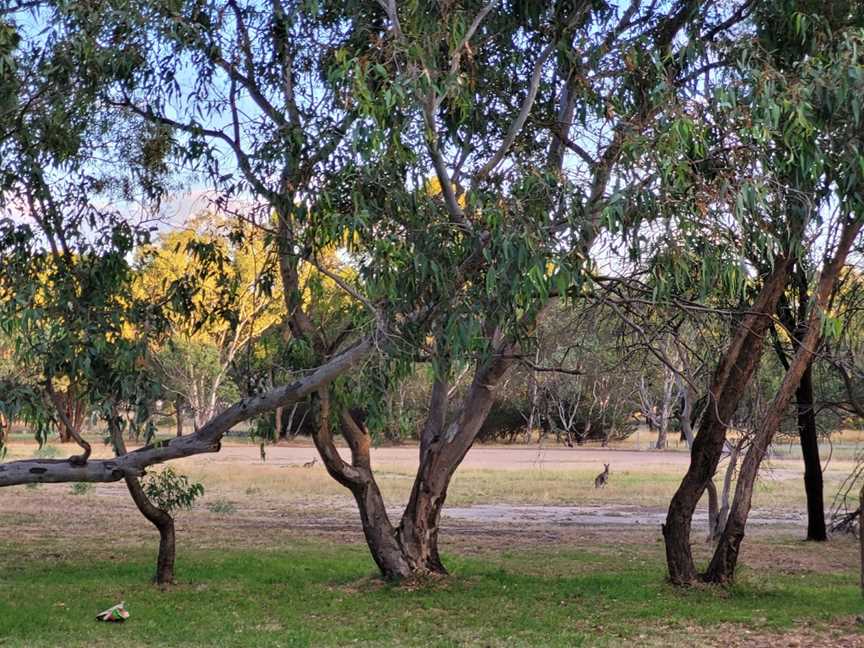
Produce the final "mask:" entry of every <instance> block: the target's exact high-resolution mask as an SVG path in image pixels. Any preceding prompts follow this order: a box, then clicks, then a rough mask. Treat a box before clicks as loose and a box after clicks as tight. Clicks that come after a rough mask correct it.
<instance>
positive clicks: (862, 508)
mask: <svg viewBox="0 0 864 648" xmlns="http://www.w3.org/2000/svg"><path fill="white" fill-rule="evenodd" d="M858 544H860V545H861V596H864V486H861V495H860V496H859V498H858Z"/></svg>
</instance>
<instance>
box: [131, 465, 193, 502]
mask: <svg viewBox="0 0 864 648" xmlns="http://www.w3.org/2000/svg"><path fill="white" fill-rule="evenodd" d="M142 486H143V487H144V493H145V494H146V495H147V497H149V498H150V500H151V501H152V502H153V503H154V504H155V505H156V506H158V507H159V508H160V509H162V510H163V511H167V512H168V513H173V512H174V511H178V510H181V509H186V510H188V509H190V508H192V505H193V504H194V503H195V500H196V499H198V498H199V497H201V496H202V495H203V494H204V486H203V485H201V484H199V483H198V482H190V481H189V478H188V477H187V476H186V475H180V474H178V473H176V472H174V469H173V468H170V467H167V468H163V469H162V470H160V471H159V472H152V473H148V474H147V476H146V477H144V479H143V480H142Z"/></svg>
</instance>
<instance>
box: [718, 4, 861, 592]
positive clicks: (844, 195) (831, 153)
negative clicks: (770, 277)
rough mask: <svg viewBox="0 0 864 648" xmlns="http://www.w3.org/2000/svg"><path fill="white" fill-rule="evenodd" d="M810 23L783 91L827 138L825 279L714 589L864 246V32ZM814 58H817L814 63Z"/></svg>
mask: <svg viewBox="0 0 864 648" xmlns="http://www.w3.org/2000/svg"><path fill="white" fill-rule="evenodd" d="M804 20H807V22H805V23H803V24H800V25H799V27H798V31H799V33H801V34H802V35H804V36H805V37H809V38H811V39H812V42H813V46H814V48H813V50H812V51H811V56H808V57H807V58H806V59H805V60H804V61H802V63H801V65H800V66H799V67H798V69H797V70H796V72H797V74H796V77H797V78H794V80H790V79H789V75H784V77H785V78H784V81H783V82H780V83H778V86H779V90H780V93H783V94H785V92H790V91H791V92H790V94H794V96H795V97H796V99H798V100H799V101H801V100H802V99H803V100H804V105H805V106H807V113H806V115H805V116H804V117H803V118H802V119H803V120H806V121H807V122H812V124H813V126H814V128H816V129H818V131H819V133H820V138H819V144H818V154H819V158H820V160H819V167H821V168H822V169H824V171H823V173H824V174H825V182H826V183H827V184H828V185H829V186H830V188H831V193H830V196H829V197H826V200H825V202H824V205H825V206H824V207H823V211H822V213H821V214H820V218H819V220H821V221H822V222H823V227H824V230H823V237H825V239H827V241H826V244H825V248H826V250H825V252H824V255H823V256H824V260H823V262H822V264H821V267H820V269H819V273H818V276H816V277H813V278H812V279H811V280H810V281H811V282H812V283H813V284H814V288H813V290H812V294H813V298H812V299H810V300H808V303H807V304H806V305H805V306H804V308H803V311H804V313H806V319H804V321H803V322H799V325H798V327H797V328H796V329H795V330H793V331H792V332H791V335H792V336H793V338H794V340H795V348H796V351H795V354H794V356H793V357H792V358H791V359H790V360H789V363H788V367H787V368H786V373H785V375H784V376H783V381H782V383H781V384H780V387H779V389H778V391H777V394H776V395H775V397H774V400H773V401H772V402H771V405H770V406H769V408H768V411H767V413H766V415H765V417H764V419H763V420H762V421H761V422H760V424H759V427H758V428H757V431H756V434H755V437H754V439H753V442H752V443H751V446H750V448H749V450H748V451H747V454H746V456H745V457H744V462H743V464H742V466H741V473H740V475H739V479H738V483H737V484H736V488H735V498H734V500H733V502H732V508H731V509H730V512H729V519H728V521H727V524H726V528H725V529H724V530H723V533H722V535H721V538H720V541H719V542H718V545H717V549H716V551H715V553H714V556H713V558H712V560H711V564H710V565H709V567H708V571H707V572H706V575H705V577H706V580H708V581H713V582H724V581H728V580H731V579H732V578H733V577H734V573H735V568H736V565H737V559H738V551H739V548H740V545H741V542H742V540H743V538H744V530H745V525H746V521H747V516H748V514H749V511H750V506H751V500H752V495H753V487H754V483H755V480H756V477H757V474H758V470H759V466H760V464H761V462H762V459H763V457H764V456H765V454H766V452H767V449H768V446H769V445H770V443H771V441H772V439H773V437H774V434H775V433H776V432H777V429H778V427H779V424H780V418H781V416H782V415H783V413H784V411H785V410H786V408H787V406H788V404H789V402H790V401H791V399H792V398H793V396H794V395H795V393H796V391H798V392H799V393H800V390H799V386H800V383H801V379H802V377H803V376H805V374H806V373H807V371H808V368H809V367H810V366H811V364H812V360H813V358H814V355H815V354H816V352H817V349H818V348H819V346H820V343H821V340H822V339H823V338H825V337H830V336H831V335H832V333H833V332H834V331H835V330H837V329H838V325H839V324H840V323H841V320H840V319H838V318H835V317H834V315H833V314H832V313H831V308H830V302H831V299H832V296H833V294H834V292H835V288H836V285H837V282H838V280H839V279H840V277H841V276H842V273H843V271H844V267H845V265H846V259H847V257H848V255H849V253H850V251H851V250H852V249H853V248H854V246H855V245H856V244H860V239H859V236H860V234H861V231H862V227H864V157H862V153H861V151H862V144H864V142H862V138H861V109H862V100H861V96H862V92H864V59H862V57H861V55H860V54H859V51H860V48H861V46H862V44H864V30H862V29H860V28H858V27H857V26H856V27H852V28H848V29H839V30H835V29H833V28H832V27H837V25H832V24H831V22H830V17H828V18H822V17H813V18H805V19H804ZM811 20H812V23H811V22H810V21H811ZM808 23H809V24H808ZM843 26H845V25H840V27H843ZM815 52H818V55H815V56H814V55H813V54H814V53H815ZM786 84H788V86H787V85H786ZM784 86H786V87H784ZM790 86H791V87H790ZM802 89H803V91H802ZM828 198H830V200H828ZM829 210H830V211H829ZM808 283H809V282H808ZM835 322H836V324H835ZM838 337H839V336H838Z"/></svg>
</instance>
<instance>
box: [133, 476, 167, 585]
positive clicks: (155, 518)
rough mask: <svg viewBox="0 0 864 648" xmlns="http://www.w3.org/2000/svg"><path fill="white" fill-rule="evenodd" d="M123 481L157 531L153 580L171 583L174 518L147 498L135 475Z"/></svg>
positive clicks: (158, 583) (159, 583) (160, 583)
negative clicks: (156, 553) (156, 556)
mask: <svg viewBox="0 0 864 648" xmlns="http://www.w3.org/2000/svg"><path fill="white" fill-rule="evenodd" d="M125 482H126V488H128V489H129V494H130V495H131V496H132V501H134V502H135V506H137V507H138V510H139V511H141V514H142V515H143V516H144V517H145V518H147V520H149V521H150V523H151V524H153V526H155V527H156V529H157V530H158V531H159V556H158V558H157V559H156V575H155V577H154V581H155V582H156V584H157V585H168V584H171V583H173V582H174V557H175V555H176V548H175V541H174V518H173V517H172V516H171V514H170V513H168V512H167V511H163V510H162V509H160V508H159V507H157V506H155V505H154V504H153V503H152V502H151V501H150V500H149V499H148V498H147V495H146V494H145V493H144V489H143V488H142V487H141V482H140V481H139V480H138V478H137V477H126V478H125Z"/></svg>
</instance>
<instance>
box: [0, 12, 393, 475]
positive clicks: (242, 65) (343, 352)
mask: <svg viewBox="0 0 864 648" xmlns="http://www.w3.org/2000/svg"><path fill="white" fill-rule="evenodd" d="M300 9H301V7H299V6H293V5H292V6H290V7H287V8H286V7H283V6H282V4H281V3H279V2H276V3H274V4H273V5H272V6H268V7H261V6H259V5H258V4H257V3H248V4H247V5H245V6H242V7H241V6H240V4H238V3H234V2H229V3H227V4H220V5H218V6H206V7H205V6H202V5H201V4H200V3H193V2H189V3H185V4H184V3H179V4H178V3H174V2H164V3H163V2H156V3H153V2H141V3H126V2H118V3H104V4H101V5H100V6H99V7H95V6H93V5H68V4H65V3H49V2H46V3H42V8H41V10H40V12H38V13H37V14H36V15H35V16H34V17H31V19H30V20H29V22H26V23H25V22H22V23H21V24H22V25H24V26H25V27H26V28H29V29H30V30H32V31H33V32H34V33H38V34H41V35H42V38H43V39H44V41H45V42H46V47H47V48H50V51H51V52H53V54H54V55H55V57H57V58H59V59H60V60H61V62H63V63H64V64H65V66H66V67H65V68H64V69H63V72H64V73H65V74H66V75H67V77H66V78H68V79H69V80H70V83H68V85H67V86H65V87H66V88H67V89H68V92H69V96H70V97H72V98H75V97H77V96H79V95H80V94H81V92H82V91H83V90H87V91H88V92H90V96H92V97H93V99H94V100H93V102H92V103H91V104H89V105H88V108H89V110H90V112H91V116H92V117H94V118H95V117H97V116H99V117H102V118H103V119H104V118H108V119H110V118H111V117H112V116H116V115H118V114H119V115H120V116H122V117H123V121H124V123H125V124H131V126H132V134H133V135H138V137H137V138H131V139H133V140H134V139H137V147H138V150H140V151H141V152H142V155H140V156H137V157H136V158H132V159H130V160H127V161H128V162H132V164H131V165H130V166H131V168H133V169H145V168H146V169H147V170H148V171H150V172H151V173H148V175H147V179H148V180H150V189H152V191H153V193H154V194H156V195H157V197H158V196H159V195H161V194H162V193H164V189H165V188H166V183H165V180H166V176H167V175H169V174H170V172H171V171H172V170H173V169H174V167H173V163H177V164H178V165H180V166H182V167H183V168H184V169H188V168H190V167H191V169H192V171H193V172H195V173H197V174H198V176H197V177H201V178H204V179H206V180H207V181H209V182H210V184H211V185H212V186H213V188H214V190H215V191H217V192H218V198H219V201H220V204H221V205H223V206H226V207H227V206H229V205H231V204H232V200H236V201H241V202H251V203H252V205H253V207H255V208H257V211H255V210H253V211H252V212H251V213H249V210H244V217H245V218H247V219H249V220H252V221H254V224H256V225H257V226H259V227H261V228H263V229H265V231H266V232H267V234H268V241H270V242H271V243H272V245H273V246H274V247H275V252H276V253H277V255H278V257H279V263H280V274H281V276H282V284H283V292H284V295H285V301H286V306H287V311H288V313H289V317H288V328H290V329H292V331H293V332H295V333H296V334H297V339H302V338H303V337H304V336H305V335H306V324H307V323H308V317H307V316H306V314H305V312H304V311H303V308H302V296H301V294H300V289H299V286H298V277H299V276H300V266H301V264H302V263H303V262H308V261H310V260H311V259H312V257H313V255H315V254H317V253H318V252H320V250H321V249H322V247H323V244H322V239H323V238H325V236H326V234H327V232H326V231H325V232H323V233H322V232H321V230H320V228H317V227H315V223H310V221H309V213H310V211H309V203H310V201H311V202H313V203H314V201H315V198H316V191H317V190H318V188H317V187H316V183H317V182H318V178H320V177H322V176H323V175H326V174H323V170H322V169H323V167H325V166H331V167H338V160H337V159H336V152H337V151H338V150H339V149H340V146H341V143H342V141H343V139H344V137H345V134H346V132H347V130H348V128H349V126H350V125H351V124H352V122H353V120H354V115H353V112H352V110H351V101H350V94H351V93H350V79H349V80H343V81H338V80H333V81H331V78H330V77H329V76H328V70H329V69H330V67H331V65H333V64H334V60H335V59H334V57H335V56H336V55H337V53H338V52H340V51H342V53H343V54H342V55H344V54H345V53H346V52H350V53H351V56H352V58H353V57H354V56H355V55H356V56H360V55H361V54H362V52H363V51H368V52H369V54H370V55H371V57H372V58H373V59H374V56H375V49H374V43H372V42H369V41H368V40H367V38H366V36H367V35H368V33H369V32H368V31H364V30H365V25H366V23H364V22H363V21H362V20H361V19H360V18H357V19H356V20H358V21H360V22H359V24H358V26H357V27H356V29H354V30H352V29H351V22H352V21H351V19H349V18H348V17H346V16H345V14H344V13H340V12H339V11H337V9H338V7H326V8H323V9H321V8H318V9H316V8H312V7H306V5H304V7H303V8H302V9H303V10H302V11H301V10H300ZM25 27H22V29H23V28H25ZM46 35H47V36H46ZM340 47H341V48H343V49H340ZM190 69H191V70H193V71H194V74H192V75H191V76H190V74H189V73H188V72H189V70H190ZM226 121H227V125H225V122H226ZM129 139H130V138H126V141H129ZM340 155H341V153H340ZM226 159H228V160H229V161H228V162H225V160H226ZM272 214H275V219H274V218H272V217H271V215H272ZM351 330H352V331H353V329H351ZM376 338H377V333H373V334H371V335H369V336H367V337H366V338H365V339H360V340H359V341H358V340H356V339H353V338H352V339H347V342H346V336H334V345H333V349H332V350H330V351H331V353H332V354H335V355H334V356H333V357H331V358H326V363H325V364H324V365H323V366H321V367H319V368H318V369H316V370H311V371H308V372H306V373H305V375H301V376H299V377H298V376H297V375H296V374H295V375H293V376H291V377H290V380H289V382H288V383H287V384H283V385H277V386H275V387H274V388H273V389H270V390H268V391H267V392H265V393H260V394H252V395H250V396H249V397H247V398H244V399H242V400H241V401H240V402H238V403H235V404H234V405H233V406H232V407H230V408H228V409H227V410H226V411H223V412H221V413H219V414H217V415H216V416H215V417H214V418H212V419H211V420H210V421H208V422H207V423H205V424H204V425H202V426H201V428H200V429H199V431H198V432H197V433H196V434H193V435H188V436H186V437H183V438H178V439H174V440H172V441H171V442H170V443H168V444H160V445H151V446H146V447H144V448H142V449H139V450H136V451H133V452H130V453H127V454H124V455H123V456H122V457H119V458H117V459H115V460H110V461H102V460H89V461H87V462H86V463H85V464H84V465H72V464H69V463H68V462H66V463H51V464H47V465H41V464H40V465H38V466H34V465H32V463H28V462H16V463H10V464H6V465H4V466H2V467H0V483H2V484H4V485H8V484H14V483H22V482H27V481H69V480H74V481H114V480H117V479H121V478H123V477H126V476H138V475H140V474H141V473H142V472H143V469H144V468H145V467H146V466H148V465H152V464H153V463H158V462H161V461H165V460H167V459H172V458H177V457H183V456H188V455H190V454H195V453H199V452H213V451H216V450H218V448H219V440H220V439H221V436H222V434H224V432H225V431H227V430H228V429H230V428H231V427H232V426H233V425H235V424H236V423H237V422H239V421H242V420H247V419H250V418H253V417H255V416H256V415H259V414H261V413H263V412H267V411H270V410H273V409H275V408H276V407H279V406H281V405H284V404H288V403H291V402H296V401H298V400H302V399H304V398H306V397H308V396H309V395H310V394H311V393H313V392H314V391H316V390H317V389H318V388H319V387H321V386H322V385H326V384H327V383H328V382H329V381H331V380H332V379H333V378H334V377H336V376H338V375H339V374H340V373H342V372H344V371H347V370H348V369H350V368H351V367H352V366H353V365H354V364H356V362H358V361H359V360H360V359H361V358H363V357H365V356H366V355H368V354H369V353H370V351H371V349H372V348H373V342H374V340H375V339H376ZM340 344H341V345H342V346H341V348H338V347H339V345H340ZM346 346H347V348H345V347H346ZM337 351H338V353H337ZM313 355H314V354H313ZM315 360H316V358H315V357H313V358H311V359H310V360H309V361H308V363H307V366H309V367H313V368H314V366H315Z"/></svg>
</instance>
